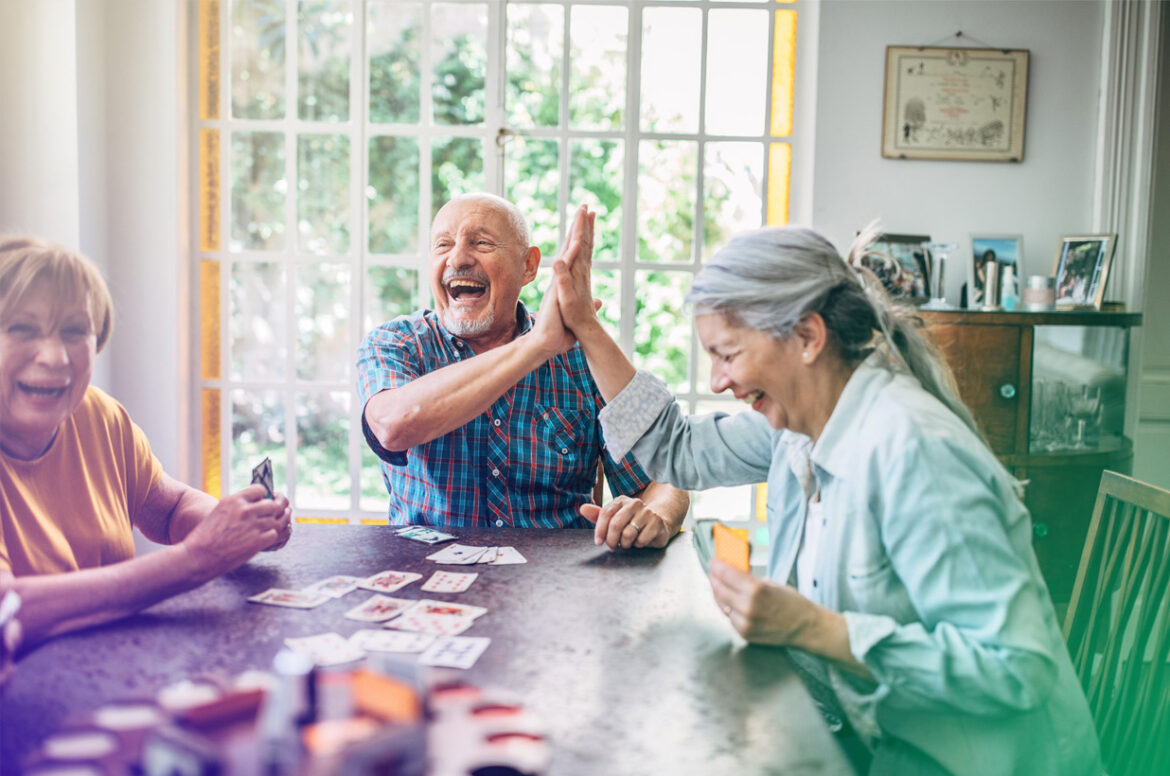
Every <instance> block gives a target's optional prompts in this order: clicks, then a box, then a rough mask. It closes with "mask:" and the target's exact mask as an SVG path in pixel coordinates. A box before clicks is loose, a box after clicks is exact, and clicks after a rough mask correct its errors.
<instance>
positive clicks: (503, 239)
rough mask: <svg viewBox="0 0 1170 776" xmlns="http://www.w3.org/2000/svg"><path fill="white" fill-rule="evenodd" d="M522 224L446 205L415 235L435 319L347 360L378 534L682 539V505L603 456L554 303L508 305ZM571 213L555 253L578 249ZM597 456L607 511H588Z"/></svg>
mask: <svg viewBox="0 0 1170 776" xmlns="http://www.w3.org/2000/svg"><path fill="white" fill-rule="evenodd" d="M530 242H531V241H530V238H529V231H528V226H527V223H526V221H525V219H524V216H523V214H521V213H520V212H519V210H518V209H517V208H516V207H515V206H514V205H512V204H511V203H510V202H508V201H506V200H504V199H501V198H499V197H496V196H493V195H490V194H469V195H465V196H461V197H458V198H456V199H453V200H451V201H450V202H448V203H447V204H446V205H444V206H443V207H442V208H441V209H440V210H439V212H438V213H437V214H436V215H435V220H434V223H433V224H432V225H431V245H430V252H431V291H432V292H433V294H434V298H435V308H436V309H435V310H433V311H432V310H420V311H418V312H416V313H414V314H413V315H409V316H404V317H400V318H396V319H395V320H393V321H390V322H389V323H385V324H383V325H381V326H379V327H378V328H376V329H374V330H373V331H372V332H370V333H369V334H368V335H367V336H366V339H365V342H364V343H363V344H362V347H361V348H360V350H359V351H358V365H357V366H358V393H359V395H360V396H361V399H362V401H363V402H364V409H363V412H362V430H363V431H364V433H365V437H366V441H367V442H368V443H369V445H370V447H371V449H372V450H373V451H374V452H375V453H376V454H377V455H378V457H379V458H380V459H381V461H382V475H383V479H384V480H385V482H386V488H387V490H388V491H389V492H390V507H389V517H390V524H391V525H416V524H425V525H433V526H438V527H445V528H455V529H458V528H464V527H489V526H496V527H533V528H559V527H564V528H570V527H573V528H580V527H588V526H589V525H590V524H591V523H592V524H593V525H594V526H595V538H596V541H597V542H598V543H599V544H600V543H602V542H604V543H605V544H606V545H608V546H609V547H610V548H611V549H616V548H618V547H661V546H664V545H665V544H666V543H667V542H668V541H669V540H670V537H671V536H673V535H674V534H675V533H677V532H678V530H679V529H680V528H681V526H682V521H683V518H684V517H685V515H686V510H687V507H688V506H689V503H690V499H689V496H688V494H687V493H686V492H685V491H679V490H676V489H674V488H672V487H670V486H669V485H665V484H662V483H656V482H652V481H651V480H650V479H649V477H647V475H646V473H645V472H644V471H642V469H641V467H640V466H638V464H637V462H636V461H635V460H634V459H633V457H632V456H628V455H627V456H626V457H625V458H623V459H622V460H621V461H614V460H613V459H612V458H610V456H609V454H608V453H606V451H605V449H604V447H603V445H602V438H601V432H600V426H599V424H598V420H597V414H598V412H599V411H600V409H601V407H602V405H603V400H602V398H601V395H600V394H599V393H598V390H597V386H596V385H595V384H594V382H593V378H592V376H591V375H590V373H589V369H588V366H587V364H586V362H585V356H584V354H583V353H582V351H581V347H580V346H579V345H577V344H576V342H575V341H574V340H573V338H572V334H571V333H570V332H568V331H567V330H566V329H565V327H564V325H563V323H562V320H561V316H560V310H559V308H558V306H557V299H556V294H555V293H551V294H550V293H546V294H545V297H544V300H543V301H542V303H541V307H540V311H539V314H538V315H533V314H531V313H530V312H529V311H528V310H527V309H526V308H525V306H524V304H523V303H522V302H520V290H521V289H522V288H523V287H524V286H525V285H526V284H528V283H530V282H532V280H533V279H534V278H535V277H536V271H537V269H538V268H539V266H540V249H539V248H536V247H534V246H532V245H530ZM592 246H593V217H592V214H590V213H588V211H587V210H586V209H585V208H581V209H580V210H578V212H577V214H576V216H575V218H574V221H573V225H572V228H571V230H570V234H569V236H568V238H567V239H566V242H565V245H564V246H563V247H562V249H561V257H563V258H568V257H569V256H572V255H576V253H577V252H579V251H590V252H591V251H592V249H593V248H592ZM599 458H600V460H601V462H602V465H603V466H604V468H605V473H606V477H607V479H608V482H609V486H610V490H611V491H612V492H613V493H614V494H615V498H614V500H613V501H611V502H609V503H608V504H606V505H604V507H601V506H599V505H593V504H591V503H590V495H591V491H592V489H593V484H594V480H595V476H596V472H597V461H598V459H599Z"/></svg>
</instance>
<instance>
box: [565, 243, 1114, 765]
mask: <svg viewBox="0 0 1170 776" xmlns="http://www.w3.org/2000/svg"><path fill="white" fill-rule="evenodd" d="M870 237H871V233H867V234H865V235H863V236H862V237H861V238H859V242H858V243H857V244H856V245H855V247H854V251H853V255H852V256H851V258H852V260H853V261H857V260H858V259H859V258H860V257H859V255H858V254H860V253H862V252H863V251H862V246H864V245H865V244H866V243H867V242H868V240H869V239H870ZM586 256H587V255H586ZM589 263H590V262H589V261H588V260H587V258H581V257H578V258H577V259H575V260H574V261H573V263H572V264H567V263H566V262H563V261H558V262H557V264H556V266H555V268H554V271H555V275H556V281H557V282H556V288H557V301H558V303H559V308H560V313H561V317H562V320H563V321H564V324H565V326H566V328H568V329H570V330H571V331H572V332H573V334H574V335H575V336H576V337H577V339H578V340H579V341H580V342H581V344H582V346H583V348H584V350H585V353H586V356H587V358H588V360H589V366H590V369H591V371H592V372H593V375H594V378H595V379H596V381H597V384H598V386H599V387H600V389H601V391H602V393H603V395H604V396H605V398H606V400H607V401H608V402H609V404H608V406H607V407H606V408H605V409H604V410H603V411H602V414H601V420H602V426H603V429H604V433H605V439H606V444H607V446H608V449H609V451H610V454H611V455H622V454H623V453H624V452H625V451H627V450H631V449H632V450H633V452H634V454H635V455H636V457H637V459H638V461H639V462H640V463H641V464H642V466H643V467H644V468H645V469H646V470H647V472H649V473H650V475H651V476H653V477H655V478H656V479H659V480H662V481H665V482H669V483H671V484H672V485H675V486H676V487H680V488H691V489H706V488H711V487H717V486H732V485H741V484H747V483H756V482H761V481H766V482H767V484H768V495H767V512H768V525H769V530H770V533H771V542H770V547H769V557H768V567H767V577H766V578H761V577H757V576H753V575H752V574H750V573H745V572H742V571H739V570H737V569H735V568H733V567H732V566H731V565H729V564H726V563H723V562H720V561H719V560H717V559H713V560H712V561H711V563H710V581H711V588H712V591H713V593H714V596H715V601H716V603H717V604H718V605H719V606H720V607H721V608H722V610H723V611H724V612H725V613H726V615H727V617H728V618H729V619H730V621H731V624H732V625H733V626H734V627H735V629H736V630H737V631H739V633H741V634H742V635H743V636H744V637H745V638H746V639H747V640H748V641H752V642H757V643H762V644H773V645H781V646H786V647H792V648H794V649H792V650H791V653H790V654H791V656H792V658H793V659H794V660H795V661H797V663H798V664H799V665H800V666H801V667H803V668H804V669H806V672H807V673H810V674H812V678H814V679H816V680H818V682H819V684H820V685H821V686H820V687H819V689H820V690H823V692H821V693H820V695H821V697H822V700H823V702H824V704H825V705H827V706H829V707H831V709H832V711H833V714H834V715H835V716H837V717H839V718H840V720H842V722H841V726H843V728H844V731H845V732H846V733H850V732H855V733H856V735H857V736H858V737H859V738H860V740H861V742H862V743H864V745H865V746H864V747H856V748H855V751H854V752H853V755H854V760H855V763H858V764H859V765H860V767H862V768H863V769H867V770H868V771H869V772H870V773H882V774H887V773H888V774H909V773H953V774H980V775H982V774H992V773H994V774H1029V775H1032V776H1034V775H1035V774H1053V775H1054V776H1055V775H1056V774H1062V775H1066V774H1100V773H1101V763H1100V756H1099V753H1098V747H1097V741H1096V736H1095V733H1094V731H1093V723H1092V720H1091V718H1090V716H1089V712H1088V708H1087V704H1086V702H1085V699H1084V696H1083V694H1082V692H1081V690H1080V687H1079V685H1078V684H1077V681H1076V678H1075V676H1074V674H1073V671H1072V667H1071V664H1070V662H1069V658H1068V653H1067V651H1066V649H1065V646H1064V642H1063V639H1062V636H1061V631H1060V628H1059V626H1058V624H1057V620H1056V615H1055V613H1054V611H1053V607H1052V604H1051V602H1050V600H1049V596H1048V591H1047V588H1046V586H1045V584H1044V580H1043V578H1042V577H1041V575H1040V570H1039V567H1038V566H1037V564H1036V558H1035V555H1034V553H1033V551H1032V546H1031V534H1032V530H1031V524H1030V518H1029V515H1028V511H1027V509H1026V508H1025V507H1024V505H1023V504H1022V503H1021V501H1020V498H1019V495H1018V492H1017V491H1018V483H1017V482H1016V481H1015V480H1014V479H1013V478H1012V476H1011V475H1010V474H1009V473H1008V472H1007V471H1006V470H1005V469H1004V468H1003V466H1002V465H1001V464H1000V463H999V462H998V461H997V460H996V458H995V456H994V455H992V453H991V451H990V450H989V449H988V447H987V445H986V444H985V442H984V441H983V439H982V437H981V436H980V434H979V432H978V430H977V428H976V426H975V423H974V421H973V420H972V417H971V414H970V413H969V412H968V411H967V409H966V408H965V407H964V406H963V404H962V402H961V401H960V400H959V398H958V396H957V395H956V393H955V390H954V388H953V380H952V379H951V378H950V372H949V370H948V369H947V367H946V366H945V363H944V362H943V361H942V360H941V359H940V358H939V356H938V355H937V354H936V353H935V351H934V350H933V349H932V348H931V347H930V345H929V344H928V342H927V341H926V340H925V339H924V338H923V337H922V336H921V334H920V333H919V331H918V330H917V327H916V325H915V324H914V322H913V319H912V316H909V315H907V314H906V313H905V312H904V311H901V310H899V309H897V308H894V307H892V306H891V305H890V303H889V301H888V299H887V298H886V297H885V295H884V293H883V292H882V291H881V289H880V288H879V287H876V281H875V280H874V279H873V278H872V276H870V277H869V278H866V277H864V276H862V275H861V274H859V273H858V271H856V270H855V269H854V267H853V266H851V265H850V263H848V262H846V261H845V260H844V259H842V258H841V257H840V255H839V254H838V253H837V251H836V249H835V248H834V247H833V246H832V245H831V244H830V243H829V242H828V241H827V240H825V239H824V238H823V237H821V236H820V235H818V234H817V233H815V232H813V231H811V230H809V229H800V228H791V227H782V228H771V229H764V230H761V231H758V232H754V233H751V234H746V235H743V236H740V237H737V238H735V239H733V240H731V241H730V242H729V243H728V244H727V245H726V247H724V248H723V249H722V250H720V251H719V252H718V253H717V254H716V255H715V257H714V259H713V260H712V261H711V262H710V263H709V264H707V265H706V266H704V267H703V269H702V270H701V271H700V272H699V273H698V275H697V276H696V277H695V280H694V284H693V285H692V287H691V291H690V293H689V295H688V302H689V303H690V304H691V305H692V306H693V308H694V313H695V327H696V330H697V331H698V335H699V338H700V340H701V341H702V344H703V347H704V348H705V349H706V350H707V351H708V353H710V355H711V360H712V368H711V388H712V390H713V391H715V392H716V393H722V392H724V391H730V392H731V393H732V394H733V395H734V396H735V397H736V398H738V399H741V400H744V401H747V402H748V403H750V405H751V407H752V409H753V410H754V412H744V413H740V414H737V415H725V414H721V413H717V414H714V415H706V416H695V417H684V415H683V414H682V412H681V410H680V409H679V407H678V405H677V404H676V403H675V401H674V399H673V397H672V395H671V393H670V391H669V390H668V389H667V387H666V386H665V384H663V383H662V382H661V381H659V380H657V379H656V378H654V377H652V376H650V375H649V374H647V373H645V372H638V371H636V370H635V369H634V367H633V366H632V365H631V364H630V362H629V361H628V360H627V359H626V358H625V356H624V355H623V354H622V352H621V350H620V349H619V348H618V346H617V344H616V343H614V342H613V340H612V339H611V338H610V337H609V336H608V335H606V334H605V332H604V330H603V329H602V328H601V326H600V323H599V322H598V319H597V316H596V314H595V313H594V306H593V304H592V299H591V294H590V287H589V272H590V267H589ZM601 529H602V527H601V526H599V527H598V530H599V531H600V530H601ZM597 538H598V539H599V540H600V539H601V538H602V537H600V536H599V537H597ZM852 740H853V741H856V740H857V739H852ZM847 749H849V747H848V746H847Z"/></svg>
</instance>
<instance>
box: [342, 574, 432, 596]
mask: <svg viewBox="0 0 1170 776" xmlns="http://www.w3.org/2000/svg"><path fill="white" fill-rule="evenodd" d="M416 579H422V574H415V573H414V572H413V571H379V572H378V573H377V574H375V575H374V576H372V577H369V578H367V579H364V580H362V581H361V582H358V587H360V588H362V589H363V590H373V591H374V592H375V593H393V592H395V591H396V590H401V589H402V588H404V587H406V586H407V585H409V584H410V583H411V582H413V581H415V580H416Z"/></svg>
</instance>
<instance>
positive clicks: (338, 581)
mask: <svg viewBox="0 0 1170 776" xmlns="http://www.w3.org/2000/svg"><path fill="white" fill-rule="evenodd" d="M363 581H365V580H364V579H363V578H362V577H347V576H345V575H343V574H338V575H337V576H333V577H327V578H326V579H322V580H321V581H320V582H314V583H313V584H311V585H309V586H308V587H306V588H304V589H303V590H302V591H301V592H304V593H324V594H325V595H327V596H329V597H330V598H341V597H342V596H343V595H345V594H346V593H349V592H352V591H354V590H357V586H358V582H363Z"/></svg>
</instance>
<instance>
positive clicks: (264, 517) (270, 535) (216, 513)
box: [182, 485, 292, 579]
mask: <svg viewBox="0 0 1170 776" xmlns="http://www.w3.org/2000/svg"><path fill="white" fill-rule="evenodd" d="M291 533H292V512H291V510H290V509H289V504H288V499H287V498H285V497H284V496H283V495H282V494H280V493H276V494H273V497H272V498H271V499H269V498H267V497H266V495H265V491H264V487H263V486H262V485H249V486H248V487H246V488H244V489H243V490H241V491H239V492H237V493H233V494H232V495H230V496H228V497H227V498H224V499H223V500H221V501H220V502H219V503H218V504H217V505H216V506H215V508H214V509H212V510H211V512H210V514H208V515H207V516H206V517H205V518H203V520H201V521H200V522H199V525H198V526H196V527H195V529H194V530H193V531H191V533H190V534H189V535H188V536H187V538H186V539H184V540H183V543H182V544H183V546H184V547H185V548H186V549H187V551H188V552H190V553H192V554H193V555H194V556H195V558H196V559H197V560H198V561H199V563H200V566H199V568H200V569H201V570H202V571H203V573H205V574H206V575H207V578H208V579H212V578H214V577H217V576H219V575H220V574H225V573H227V572H229V571H231V570H232V569H235V568H236V567H238V566H240V565H242V564H243V563H245V562H247V561H248V559H250V558H251V557H252V556H253V555H255V554H256V553H257V552H260V551H261V550H268V549H278V548H280V547H282V546H284V544H285V542H287V541H288V539H289V536H290V535H291Z"/></svg>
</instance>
